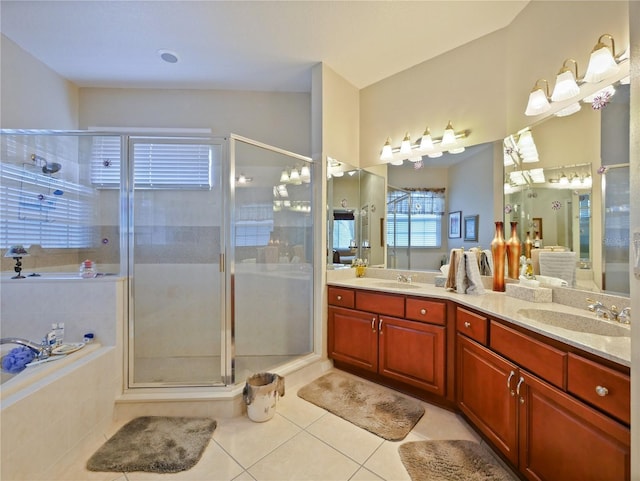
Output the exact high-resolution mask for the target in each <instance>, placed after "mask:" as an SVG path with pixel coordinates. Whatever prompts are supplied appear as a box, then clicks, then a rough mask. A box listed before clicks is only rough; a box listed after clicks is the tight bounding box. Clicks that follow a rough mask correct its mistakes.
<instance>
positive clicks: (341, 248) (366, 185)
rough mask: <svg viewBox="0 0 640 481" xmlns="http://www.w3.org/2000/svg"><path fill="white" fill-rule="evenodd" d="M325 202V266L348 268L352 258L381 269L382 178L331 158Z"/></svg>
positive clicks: (383, 190) (383, 211)
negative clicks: (363, 260)
mask: <svg viewBox="0 0 640 481" xmlns="http://www.w3.org/2000/svg"><path fill="white" fill-rule="evenodd" d="M327 199H328V201H327V202H328V205H327V224H328V225H327V254H328V256H327V266H329V268H340V267H344V266H347V267H348V266H350V265H351V262H352V260H353V259H355V258H360V259H365V260H366V261H367V262H368V264H369V265H370V266H383V265H384V255H385V250H384V232H383V229H384V216H385V200H386V197H385V179H384V177H382V176H380V175H376V174H373V173H371V172H369V171H367V170H366V169H359V168H356V167H353V166H351V165H349V164H345V163H343V162H337V161H334V160H332V159H330V160H329V165H328V178H327Z"/></svg>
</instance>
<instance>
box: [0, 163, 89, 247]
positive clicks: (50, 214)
mask: <svg viewBox="0 0 640 481" xmlns="http://www.w3.org/2000/svg"><path fill="white" fill-rule="evenodd" d="M31 167H32V166H31V165H28V164H27V165H23V166H18V165H15V164H9V163H5V162H2V163H0V182H1V186H0V201H1V202H2V207H1V208H0V214H1V219H2V220H1V222H0V226H1V227H2V229H1V231H0V246H1V247H2V248H8V247H10V246H11V245H14V244H23V245H26V246H29V245H33V244H37V245H40V246H41V247H43V248H82V247H90V246H91V245H92V243H91V224H92V220H93V218H92V209H93V205H94V198H95V192H94V190H93V189H91V188H87V187H85V186H82V185H78V184H74V183H72V182H67V181H65V180H61V179H58V178H55V177H52V176H50V175H47V174H44V173H40V172H39V170H38V169H34V168H31Z"/></svg>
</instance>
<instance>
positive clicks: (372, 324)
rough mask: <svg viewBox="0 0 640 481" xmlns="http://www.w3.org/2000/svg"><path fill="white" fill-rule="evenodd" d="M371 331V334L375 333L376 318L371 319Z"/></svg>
mask: <svg viewBox="0 0 640 481" xmlns="http://www.w3.org/2000/svg"><path fill="white" fill-rule="evenodd" d="M371 330H372V331H373V332H376V318H375V317H374V318H372V319H371Z"/></svg>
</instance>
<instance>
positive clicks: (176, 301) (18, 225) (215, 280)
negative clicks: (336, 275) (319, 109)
mask: <svg viewBox="0 0 640 481" xmlns="http://www.w3.org/2000/svg"><path fill="white" fill-rule="evenodd" d="M1 134H2V135H1V153H2V158H1V162H0V175H1V177H2V179H1V180H2V182H1V183H0V188H1V189H0V197H1V199H2V203H1V204H0V214H1V215H0V221H1V222H2V229H1V231H0V248H2V249H7V248H9V247H10V246H12V245H16V244H22V245H24V246H26V247H28V249H29V254H30V256H29V257H28V262H25V270H27V269H28V271H29V273H31V272H33V273H34V274H35V273H39V274H41V275H48V274H49V273H56V274H60V273H65V274H66V275H67V277H77V275H78V266H79V265H80V263H81V262H82V261H83V260H84V259H91V260H93V261H94V262H95V264H96V265H97V266H98V271H99V272H100V273H101V275H120V276H124V277H126V280H127V286H128V287H127V288H128V296H127V306H126V309H127V314H128V315H127V318H128V323H127V326H125V332H126V336H125V337H126V339H125V340H124V348H125V352H126V353H127V356H126V357H127V359H126V364H125V371H126V373H125V378H126V380H127V387H128V388H129V389H134V388H149V387H208V386H226V385H233V384H235V383H240V382H244V380H245V379H246V377H248V376H249V375H251V374H254V373H256V372H260V371H266V370H271V369H274V368H276V367H278V366H281V365H282V364H283V363H286V362H288V361H292V360H296V359H299V358H301V357H303V356H305V355H307V354H310V353H312V352H313V350H314V339H313V333H314V329H313V324H314V322H313V319H314V305H313V298H314V296H313V292H314V283H313V279H314V257H313V255H312V254H313V248H314V245H313V243H314V240H313V231H314V216H313V209H312V204H313V196H314V195H317V192H318V191H314V189H313V188H312V185H313V182H312V172H313V170H314V169H313V168H312V167H313V165H312V162H311V159H309V158H307V157H304V156H300V155H297V154H294V153H290V152H287V151H284V150H281V149H278V148H276V147H272V146H269V145H266V144H262V143H259V142H255V141H252V140H250V139H246V138H243V137H239V136H235V135H230V136H228V137H220V138H214V137H208V136H201V135H199V134H198V136H184V135H181V136H168V135H166V134H163V135H159V136H154V135H133V134H132V135H128V134H124V133H121V132H89V131H35V130H33V131H31V130H29V131H27V130H20V131H9V130H3V131H2V132H1ZM12 261H13V259H10V258H2V270H3V271H10V272H11V271H12V270H13V262H12ZM57 277H59V278H60V279H61V280H60V282H64V276H57Z"/></svg>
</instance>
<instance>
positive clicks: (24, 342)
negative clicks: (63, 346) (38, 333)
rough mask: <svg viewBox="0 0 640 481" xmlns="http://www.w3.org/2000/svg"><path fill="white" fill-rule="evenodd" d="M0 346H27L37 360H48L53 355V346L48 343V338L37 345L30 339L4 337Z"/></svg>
mask: <svg viewBox="0 0 640 481" xmlns="http://www.w3.org/2000/svg"><path fill="white" fill-rule="evenodd" d="M0 344H18V345H19V346H25V347H27V348H29V349H30V350H31V351H32V352H33V353H34V354H35V355H36V359H46V358H48V357H49V356H50V355H51V346H50V345H49V344H48V343H47V338H46V337H45V338H44V339H43V340H42V342H41V343H40V344H36V343H35V342H32V341H29V340H28V339H22V338H21V337H3V338H2V339H0Z"/></svg>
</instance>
